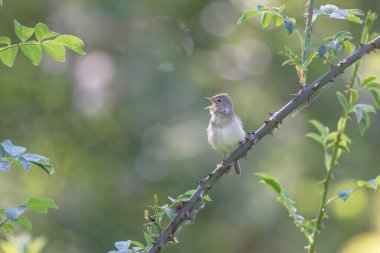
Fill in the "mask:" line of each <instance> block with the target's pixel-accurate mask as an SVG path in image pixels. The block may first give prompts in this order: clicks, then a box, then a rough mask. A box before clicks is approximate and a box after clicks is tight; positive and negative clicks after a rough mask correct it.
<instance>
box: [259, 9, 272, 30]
mask: <svg viewBox="0 0 380 253" xmlns="http://www.w3.org/2000/svg"><path fill="white" fill-rule="evenodd" d="M272 15H273V14H272V13H270V12H264V13H262V14H261V26H262V27H263V29H265V28H267V27H268V26H269V24H270V21H271V20H272Z"/></svg>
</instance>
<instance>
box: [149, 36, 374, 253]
mask: <svg viewBox="0 0 380 253" xmlns="http://www.w3.org/2000/svg"><path fill="white" fill-rule="evenodd" d="M375 49H380V37H377V38H376V39H374V40H373V41H371V42H369V43H367V44H363V45H361V47H360V49H359V50H357V51H356V52H355V53H353V54H352V55H350V56H349V57H347V58H346V59H344V60H342V61H340V62H339V63H338V64H336V65H332V68H331V70H330V71H328V72H327V73H325V74H324V75H323V76H321V77H320V78H318V79H317V80H316V81H314V82H313V83H312V84H310V85H309V86H306V87H303V88H301V90H300V91H299V92H298V94H297V96H296V97H294V98H293V99H292V100H290V101H289V103H287V104H286V105H285V106H284V107H283V108H281V109H280V110H279V111H278V112H275V113H273V114H271V117H270V119H269V120H267V121H265V124H264V125H262V126H261V127H260V128H259V129H258V130H257V131H256V133H255V134H254V135H250V138H248V140H247V141H246V142H244V143H243V144H242V145H241V146H240V147H238V148H237V149H235V150H234V151H233V152H232V153H231V154H230V156H229V157H228V158H226V159H224V160H223V161H222V162H221V163H220V164H218V165H217V166H216V168H215V169H214V170H213V171H212V172H211V173H210V174H209V175H208V176H207V177H205V178H204V179H201V180H200V181H199V183H198V188H197V189H196V191H195V192H194V194H193V195H192V196H191V198H190V199H189V201H188V202H186V203H185V204H184V205H183V207H182V208H181V209H180V210H179V211H178V213H177V215H176V216H175V218H174V220H172V221H171V222H170V223H169V224H168V225H167V227H166V228H165V229H164V231H163V232H162V233H161V234H159V236H158V237H157V238H156V240H155V242H154V244H153V246H152V248H151V249H150V250H149V251H148V253H156V252H159V251H160V249H161V248H162V247H163V246H164V245H165V244H166V243H167V242H168V241H172V240H173V238H174V233H175V232H176V231H177V229H178V228H179V227H180V225H181V224H182V223H183V222H185V221H186V220H187V219H189V214H191V211H192V210H193V209H194V207H196V206H197V204H200V203H201V202H202V201H203V200H202V198H203V196H205V195H206V194H207V192H208V191H210V190H211V189H212V187H213V186H214V184H215V183H216V182H217V181H218V179H219V178H220V177H222V176H223V175H224V174H226V173H227V172H228V170H229V168H230V167H231V165H232V164H233V163H234V162H235V161H237V160H239V159H240V158H242V157H245V156H246V155H247V152H248V151H249V150H250V149H251V148H252V147H253V146H254V145H255V144H256V143H257V142H259V141H260V140H261V138H263V137H264V136H265V135H267V134H272V133H273V130H274V128H276V127H278V125H279V124H281V123H282V120H283V119H284V118H286V116H288V115H289V114H290V113H291V112H293V111H294V110H295V109H296V108H297V107H298V106H299V105H301V104H303V103H305V102H306V101H308V100H309V97H310V96H311V95H313V94H314V93H315V92H316V91H317V90H318V89H320V88H321V87H323V86H324V85H326V84H327V83H328V82H331V81H333V80H334V79H335V78H336V77H337V76H338V75H340V74H342V73H343V71H344V70H345V69H347V68H348V67H349V66H350V65H352V64H353V63H355V62H356V61H358V60H360V59H362V58H364V57H365V55H366V54H369V53H370V52H372V51H374V50H375Z"/></svg>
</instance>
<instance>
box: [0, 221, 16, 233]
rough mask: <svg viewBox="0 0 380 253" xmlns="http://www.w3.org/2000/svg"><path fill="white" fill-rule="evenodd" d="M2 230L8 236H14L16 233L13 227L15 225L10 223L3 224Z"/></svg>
mask: <svg viewBox="0 0 380 253" xmlns="http://www.w3.org/2000/svg"><path fill="white" fill-rule="evenodd" d="M0 228H1V230H3V231H4V232H5V233H7V234H12V233H13V232H14V231H15V228H14V227H13V225H12V224H9V223H5V224H3V225H2V226H1V227H0Z"/></svg>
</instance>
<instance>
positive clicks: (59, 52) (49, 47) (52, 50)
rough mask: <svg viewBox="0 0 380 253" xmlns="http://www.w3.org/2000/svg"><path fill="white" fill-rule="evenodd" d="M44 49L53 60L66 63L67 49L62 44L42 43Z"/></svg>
mask: <svg viewBox="0 0 380 253" xmlns="http://www.w3.org/2000/svg"><path fill="white" fill-rule="evenodd" d="M42 48H43V50H44V51H45V52H46V54H47V55H49V56H50V57H51V58H53V59H55V60H57V61H59V62H64V61H65V57H66V51H65V47H64V46H63V45H62V44H56V43H49V41H44V42H42Z"/></svg>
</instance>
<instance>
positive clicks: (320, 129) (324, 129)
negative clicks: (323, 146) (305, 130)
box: [309, 119, 329, 136]
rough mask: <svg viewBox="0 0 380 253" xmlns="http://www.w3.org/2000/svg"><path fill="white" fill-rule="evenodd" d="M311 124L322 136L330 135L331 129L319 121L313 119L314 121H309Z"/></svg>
mask: <svg viewBox="0 0 380 253" xmlns="http://www.w3.org/2000/svg"><path fill="white" fill-rule="evenodd" d="M309 123H310V124H312V125H313V126H314V127H315V128H316V129H317V131H318V132H319V133H320V134H321V136H326V135H327V134H328V133H329V128H328V127H327V126H324V125H323V124H322V123H321V122H319V121H318V120H315V119H312V120H309Z"/></svg>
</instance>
